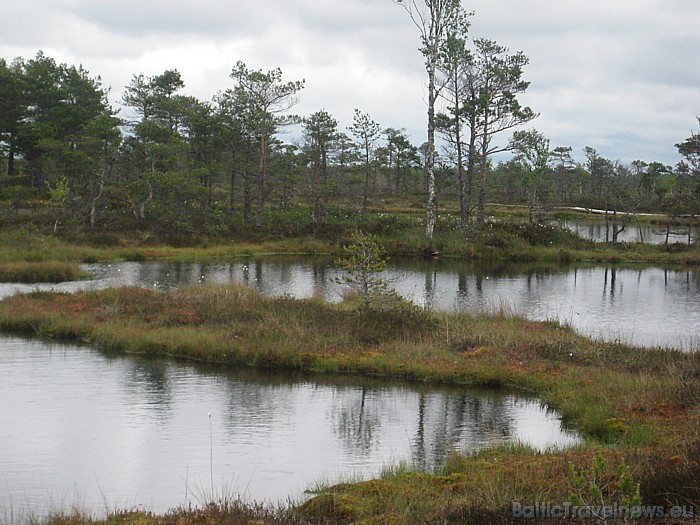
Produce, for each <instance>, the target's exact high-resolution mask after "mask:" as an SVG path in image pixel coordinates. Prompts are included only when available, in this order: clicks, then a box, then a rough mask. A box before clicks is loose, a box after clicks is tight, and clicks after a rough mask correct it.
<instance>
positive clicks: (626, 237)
mask: <svg viewBox="0 0 700 525" xmlns="http://www.w3.org/2000/svg"><path fill="white" fill-rule="evenodd" d="M554 224H556V225H557V226H560V227H562V228H567V229H569V230H571V231H573V232H574V233H576V234H577V235H579V236H580V237H583V238H584V239H590V240H593V241H596V242H606V235H607V237H608V239H607V240H611V239H612V225H611V226H610V230H609V231H608V232H607V233H606V228H605V222H604V220H603V219H602V218H601V219H600V220H597V221H596V220H582V219H577V220H565V221H554ZM698 233H700V228H699V227H697V226H693V228H692V229H691V230H690V239H691V241H695V240H696V239H697V238H698ZM618 241H619V242H643V243H647V244H664V243H665V242H666V226H665V225H661V224H658V225H651V226H650V225H643V226H642V225H639V224H634V223H630V222H628V224H627V225H626V226H625V229H624V230H623V231H621V232H619V234H618ZM668 242H669V243H683V244H686V243H687V242H688V227H687V226H674V227H672V228H671V229H670V230H669V232H668Z"/></svg>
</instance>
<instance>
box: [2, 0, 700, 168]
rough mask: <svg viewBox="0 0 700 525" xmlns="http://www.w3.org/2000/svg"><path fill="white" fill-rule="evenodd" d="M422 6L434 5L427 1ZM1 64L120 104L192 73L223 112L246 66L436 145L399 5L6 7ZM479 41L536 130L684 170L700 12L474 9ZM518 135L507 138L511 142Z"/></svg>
mask: <svg viewBox="0 0 700 525" xmlns="http://www.w3.org/2000/svg"><path fill="white" fill-rule="evenodd" d="M419 1H420V0H419ZM0 2H1V3H2V6H1V9H0V12H1V13H2V17H1V18H0V56H2V57H3V58H5V59H6V60H8V61H9V60H11V59H13V58H15V57H17V56H21V57H24V58H32V57H34V56H35V55H36V52H37V51H38V50H40V49H41V50H43V51H44V52H45V53H46V54H47V55H48V56H51V57H53V58H55V59H56V60H57V61H59V62H66V63H68V64H69V65H78V64H82V65H83V66H84V67H85V68H86V69H87V70H88V71H89V72H90V74H91V75H92V76H97V75H99V76H101V77H102V79H103V83H104V85H105V86H111V88H112V93H111V98H112V99H113V100H114V101H115V103H116V102H117V101H118V100H120V98H121V93H122V90H123V88H124V86H125V85H127V84H128V83H129V82H130V80H131V78H132V76H133V75H134V74H139V73H143V74H144V75H147V76H153V75H157V74H160V73H162V72H163V71H165V70H166V69H177V70H179V71H180V73H181V74H182V76H183V80H184V81H185V84H186V88H185V92H186V93H187V94H189V95H194V96H196V97H198V98H200V99H204V100H210V99H211V97H212V96H213V95H214V94H215V93H216V92H218V91H221V90H224V89H226V88H228V87H230V86H231V85H232V84H231V80H230V78H229V74H230V72H231V68H232V67H233V65H234V64H235V63H236V61H237V60H242V61H244V62H245V63H246V64H247V65H248V67H249V68H251V69H264V70H269V69H272V68H275V67H280V68H281V69H282V72H283V75H284V79H285V80H298V79H302V78H303V79H305V80H306V87H305V88H304V90H303V91H302V93H301V98H300V103H299V105H298V106H297V107H296V108H294V112H295V113H298V114H302V115H304V114H310V113H312V112H314V111H316V110H319V109H326V110H327V111H329V112H330V113H331V114H332V115H333V116H335V117H336V118H337V119H338V121H339V122H340V128H341V129H342V130H346V127H347V126H349V125H350V124H351V123H352V115H353V108H360V109H361V110H362V111H364V112H367V113H369V114H370V115H371V116H372V117H373V118H374V119H375V120H377V121H378V122H379V123H380V124H381V125H382V126H383V127H394V128H405V129H406V130H407V132H408V133H409V135H410V136H411V138H412V140H413V141H414V143H416V144H420V143H422V142H424V141H425V140H426V138H425V137H426V133H425V121H426V112H425V110H426V105H425V99H426V97H425V70H424V67H423V62H422V57H421V56H420V54H419V52H418V50H417V49H418V45H419V40H418V33H417V30H416V28H415V27H414V26H413V25H412V23H411V21H410V19H409V18H408V16H407V14H406V13H405V12H404V11H403V10H402V9H401V7H399V6H397V5H395V4H394V3H393V2H392V1H391V0H174V1H173V0H169V1H164V0H0ZM463 6H464V7H465V9H467V10H470V11H474V16H473V17H472V26H471V36H472V37H486V38H489V39H492V40H496V41H497V42H498V43H500V44H501V45H504V46H507V47H508V48H509V49H510V51H512V52H515V51H523V52H524V53H525V55H527V56H528V57H529V58H530V65H529V66H528V67H527V68H526V70H525V75H524V78H525V79H526V80H529V81H530V82H531V85H530V88H529V89H528V92H527V93H526V94H525V95H523V96H522V101H523V103H524V104H526V105H529V106H531V107H532V108H533V109H534V110H535V111H537V112H539V113H540V117H539V118H538V119H537V120H535V121H534V122H533V123H532V124H531V125H530V126H529V127H535V128H536V129H538V130H539V131H541V132H543V133H544V134H545V136H547V137H548V138H549V139H550V140H551V144H552V147H555V146H571V147H572V148H573V150H574V157H575V158H576V159H577V160H579V161H582V160H583V158H584V156H583V153H582V151H581V150H582V148H583V147H584V146H591V147H594V148H596V149H597V150H598V152H599V153H600V154H601V155H603V156H604V157H607V158H610V159H612V160H622V161H624V162H629V161H632V160H635V159H642V160H645V161H660V162H664V163H666V164H671V165H675V164H676V163H677V162H678V161H679V160H680V157H679V156H678V154H677V151H676V149H675V147H674V144H676V143H677V142H680V141H681V140H683V139H685V138H687V137H688V136H690V133H691V131H697V130H698V123H697V120H696V116H698V115H700V1H699V0H585V1H584V0H565V1H557V0H468V1H467V0H464V1H463ZM507 138H508V137H505V136H504V137H502V138H501V139H500V140H501V141H505V140H507Z"/></svg>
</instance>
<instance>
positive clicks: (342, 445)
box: [0, 336, 577, 522]
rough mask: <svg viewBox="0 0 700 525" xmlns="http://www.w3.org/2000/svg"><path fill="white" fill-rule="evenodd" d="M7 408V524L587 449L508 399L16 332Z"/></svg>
mask: <svg viewBox="0 0 700 525" xmlns="http://www.w3.org/2000/svg"><path fill="white" fill-rule="evenodd" d="M0 414H2V418H1V420H0V522H2V521H3V514H4V516H5V521H6V522H7V521H8V519H7V516H8V515H10V514H14V515H15V517H16V516H18V515H20V516H21V515H22V513H23V512H29V510H31V512H32V513H34V514H36V515H38V516H42V515H45V514H46V513H47V512H49V511H52V510H53V511H55V510H70V509H72V508H74V507H77V508H80V509H86V510H87V511H88V512H90V513H97V514H103V513H104V512H106V511H109V510H115V509H124V508H132V507H136V506H138V507H144V508H146V509H150V510H154V511H157V512H162V511H165V510H167V509H168V508H171V507H174V506H178V505H187V504H188V503H193V504H195V505H197V504H202V503H204V502H205V501H206V499H207V497H208V496H209V495H211V494H212V493H214V494H215V495H228V496H230V495H238V494H240V495H242V496H244V497H247V498H250V499H255V500H272V501H277V500H281V501H285V500H286V498H287V497H291V498H295V499H298V498H301V497H303V491H304V490H305V489H307V488H309V487H312V486H313V485H314V484H315V483H318V482H322V481H337V480H338V479H340V478H341V477H345V478H348V477H350V478H352V477H354V476H365V477H366V476H370V475H372V474H376V473H377V472H378V471H379V469H380V468H381V467H382V466H384V465H387V464H389V463H392V462H397V461H409V462H413V463H416V464H418V465H422V466H426V467H430V466H433V465H435V464H438V463H440V462H441V461H443V460H444V458H445V457H446V455H447V453H448V452H449V451H450V450H453V449H454V450H476V449H480V448H483V447H487V446H492V445H496V444H500V443H512V442H515V441H522V442H525V443H529V444H531V445H533V446H534V447H536V448H540V449H544V448H547V447H551V446H569V445H572V444H574V443H576V442H577V437H576V436H575V435H574V434H572V433H570V432H567V431H565V430H562V427H561V423H560V421H559V420H558V418H557V415H556V414H554V413H551V412H549V411H548V410H547V409H546V407H542V406H541V405H540V403H539V402H538V401H537V400H535V399H528V398H524V397H521V396H519V395H514V394H509V393H503V392H498V393H497V392H491V391H485V390H471V389H465V388H446V387H439V386H430V387H427V386H425V385H416V384H408V383H387V382H381V381H371V380H362V379H357V378H349V377H314V376H295V375H290V374H273V373H264V374H263V373H256V372H252V371H249V370H247V371H237V372H236V371H234V372H231V371H221V370H217V369H214V368H210V367H203V366H193V365H190V364H183V363H176V362H174V361H171V360H167V359H146V358H142V357H135V356H123V355H122V356H117V355H110V354H106V353H102V352H99V351H96V350H94V349H91V348H89V347H81V346H75V345H70V344H57V343H46V342H41V341H36V340H28V339H23V338H16V337H6V336H3V337H0ZM212 487H213V490H212ZM27 509H29V510H27Z"/></svg>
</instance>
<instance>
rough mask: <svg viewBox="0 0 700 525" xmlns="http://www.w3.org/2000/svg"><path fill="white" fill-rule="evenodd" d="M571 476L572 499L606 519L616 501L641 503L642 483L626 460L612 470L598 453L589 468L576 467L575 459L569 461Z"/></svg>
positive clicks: (600, 517)
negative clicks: (640, 489) (635, 477)
mask: <svg viewBox="0 0 700 525" xmlns="http://www.w3.org/2000/svg"><path fill="white" fill-rule="evenodd" d="M569 476H570V478H571V482H572V485H573V486H574V491H573V492H572V493H571V494H570V498H571V501H572V502H573V503H574V504H575V505H578V506H587V507H589V508H590V509H591V511H592V515H593V516H594V517H595V518H597V519H599V520H600V521H602V522H603V523H607V520H608V519H610V518H612V516H611V515H610V511H611V510H612V507H613V505H615V504H617V505H618V506H622V507H627V508H628V509H630V508H632V507H637V506H639V505H641V503H642V498H641V496H640V491H639V487H640V484H639V482H637V481H635V479H634V478H633V476H632V473H631V470H630V467H629V465H627V464H626V463H625V462H624V460H623V461H620V463H619V465H618V466H617V468H616V469H614V470H612V469H611V467H610V466H609V465H608V462H607V460H606V459H605V457H604V456H603V455H602V454H598V455H596V456H595V457H594V458H593V464H592V465H591V466H590V467H589V468H585V467H584V468H581V469H577V468H576V466H575V465H574V464H573V463H569ZM630 517H639V516H630Z"/></svg>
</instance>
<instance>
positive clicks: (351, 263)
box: [336, 231, 393, 311]
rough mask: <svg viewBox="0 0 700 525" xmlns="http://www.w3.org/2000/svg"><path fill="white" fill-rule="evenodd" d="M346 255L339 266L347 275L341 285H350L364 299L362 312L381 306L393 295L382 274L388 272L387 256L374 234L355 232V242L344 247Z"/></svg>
mask: <svg viewBox="0 0 700 525" xmlns="http://www.w3.org/2000/svg"><path fill="white" fill-rule="evenodd" d="M343 251H344V252H345V256H344V257H341V258H339V259H337V260H336V264H338V265H340V266H342V267H343V269H344V270H345V271H346V272H347V275H344V276H343V277H341V278H340V280H339V282H341V283H344V284H347V285H349V286H350V287H351V288H352V289H353V290H354V291H355V292H357V293H358V294H359V296H360V297H361V298H362V305H363V309H364V310H365V311H367V310H368V309H369V308H370V306H373V305H381V304H383V303H385V302H386V301H387V298H388V297H389V296H391V295H393V294H392V292H393V290H390V288H389V283H388V281H387V279H386V277H384V276H383V275H382V273H383V272H384V271H385V270H386V261H387V258H388V257H387V254H386V251H385V250H384V248H382V247H381V246H380V245H379V242H378V241H377V238H376V237H375V236H374V235H372V234H367V233H363V232H361V231H360V232H356V233H354V234H353V236H352V243H351V244H349V245H348V246H345V248H344V250H343Z"/></svg>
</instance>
